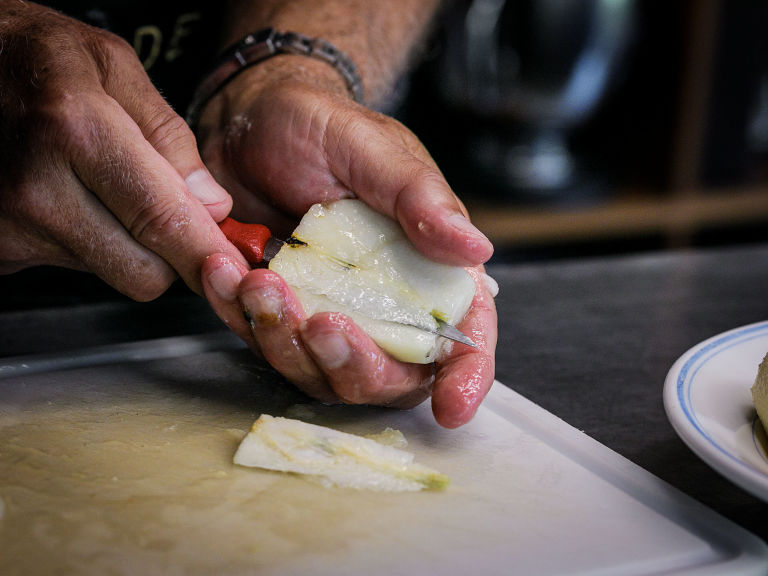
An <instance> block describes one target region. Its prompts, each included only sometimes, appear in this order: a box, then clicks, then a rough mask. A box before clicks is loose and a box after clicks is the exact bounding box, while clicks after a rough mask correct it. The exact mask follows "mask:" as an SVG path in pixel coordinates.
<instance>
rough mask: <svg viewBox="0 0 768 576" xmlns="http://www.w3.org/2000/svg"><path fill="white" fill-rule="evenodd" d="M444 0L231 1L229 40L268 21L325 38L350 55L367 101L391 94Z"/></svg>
mask: <svg viewBox="0 0 768 576" xmlns="http://www.w3.org/2000/svg"><path fill="white" fill-rule="evenodd" d="M440 4H441V2H440V0H387V1H381V0H327V1H323V2H319V1H318V0H255V1H254V0H229V1H228V6H227V8H228V10H227V18H226V21H225V30H224V37H223V43H224V44H225V45H226V44H230V43H232V42H235V41H237V40H239V39H240V38H242V37H243V36H245V35H246V34H248V33H250V32H253V31H255V30H257V29H259V28H263V27H265V26H272V27H274V28H276V29H278V30H282V31H292V32H298V33H301V34H305V35H307V36H312V37H321V38H323V39H325V40H327V41H329V42H331V43H333V44H334V45H335V46H337V47H338V48H339V49H340V50H342V51H344V52H345V53H346V54H347V55H349V56H350V57H351V58H352V60H353V61H354V62H355V64H356V66H357V68H358V71H359V72H360V75H361V77H362V79H363V86H364V90H365V98H366V101H367V102H368V103H369V104H371V105H374V106H376V105H377V104H379V103H381V101H382V100H383V99H385V98H386V96H387V94H388V93H389V91H390V90H391V88H392V86H393V85H394V83H395V81H396V80H397V78H398V77H399V76H400V75H401V74H402V73H403V72H404V70H406V69H407V67H408V64H409V62H410V59H411V58H412V56H413V54H414V52H415V51H417V50H418V48H419V46H420V45H421V43H422V41H423V40H424V37H425V35H426V32H427V30H428V28H429V25H430V22H431V21H432V19H433V18H434V15H435V13H436V12H437V9H438V7H439V6H440Z"/></svg>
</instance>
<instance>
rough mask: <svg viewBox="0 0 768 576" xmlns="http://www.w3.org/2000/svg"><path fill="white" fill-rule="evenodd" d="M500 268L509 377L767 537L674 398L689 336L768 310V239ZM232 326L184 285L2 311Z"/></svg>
mask: <svg viewBox="0 0 768 576" xmlns="http://www.w3.org/2000/svg"><path fill="white" fill-rule="evenodd" d="M489 272H490V274H491V275H492V276H494V277H495V278H496V280H497V281H498V282H499V286H500V293H499V296H498V298H497V305H498V309H499V318H500V340H499V346H498V352H497V379H498V380H499V381H500V382H502V383H503V384H505V385H507V386H510V387H511V388H513V389H515V390H516V391H518V392H519V393H521V394H523V395H524V396H526V397H527V398H529V399H530V400H532V401H534V402H535V403H537V404H539V405H540V406H542V407H543V408H545V409H546V410H548V411H550V412H552V413H553V414H556V415H557V416H559V417H560V418H562V419H563V420H565V421H566V422H568V423H569V424H571V425H572V426H574V427H576V428H578V429H580V430H583V431H584V432H586V433H587V434H588V435H590V436H592V437H593V438H595V439H596V440H598V441H600V442H601V443H603V444H605V445H607V446H608V447H610V448H612V449H613V450H615V451H616V452H618V453H620V454H622V455H623V456H625V457H627V458H629V459H630V460H632V461H633V462H635V463H636V464H639V465H640V466H642V467H643V468H645V469H647V470H649V471H650V472H652V473H653V474H655V475H657V476H658V477H660V478H662V479H663V480H666V481H667V482H669V483H670V484H672V485H673V486H675V487H677V488H679V489H681V490H682V491H683V492H685V493H687V494H689V495H690V496H692V497H694V498H695V499H697V500H699V501H701V502H703V503H704V504H706V505H707V506H709V507H711V508H713V509H714V510H716V511H718V512H719V513H721V514H722V515H724V516H726V517H727V518H729V519H731V520H733V521H735V522H736V523H738V524H740V525H742V526H744V527H745V528H747V529H748V530H750V531H751V532H753V533H755V534H757V535H758V536H760V537H762V538H763V539H764V540H767V541H768V522H766V521H765V520H764V519H765V518H766V517H768V504H765V503H763V502H762V501H761V500H759V499H758V498H755V497H753V496H751V495H750V494H748V493H746V492H745V491H743V490H741V489H740V488H738V487H736V486H735V485H734V484H732V483H731V482H730V481H728V480H726V479H724V478H723V477H721V476H720V475H719V474H718V473H717V472H715V471H714V470H713V469H711V468H710V467H709V466H708V465H707V464H705V463H704V462H703V461H701V460H700V459H699V458H698V457H697V456H695V455H694V454H693V453H692V452H691V451H690V450H689V449H688V448H687V447H686V446H685V445H684V444H683V442H682V441H681V440H680V439H679V438H678V436H677V435H676V434H675V432H674V430H673V429H672V427H671V425H670V424H669V422H668V420H667V417H666V415H665V412H664V408H663V404H662V389H663V385H664V379H665V376H666V374H667V371H668V370H669V368H670V367H671V365H672V364H673V363H674V361H675V360H676V359H677V358H678V357H679V356H680V355H681V354H683V353H684V352H685V351H686V350H687V349H688V348H690V347H691V346H694V345H695V344H697V343H699V342H701V341H702V340H704V339H706V338H709V337H710V336H713V335H715V334H718V333H720V332H723V331H725V330H729V329H731V328H735V327H738V326H741V325H744V324H749V323H752V322H757V321H761V320H766V319H768V298H767V297H766V294H768V290H767V289H766V288H767V287H768V246H757V247H742V248H729V249H712V250H698V251H687V252H670V253H661V254H648V255H632V256H624V257H610V258H599V259H589V260H576V261H561V262H546V263H536V264H517V265H502V264H491V265H490V266H489ZM4 286H6V287H7V286H8V284H5V285H4V284H3V283H2V282H0V289H1V290H7V288H6V287H4ZM51 286H54V287H55V283H54V284H52V285H51ZM6 294H7V292H6ZM221 329H222V327H221V325H220V324H219V322H218V320H217V319H216V318H215V317H214V316H213V314H212V313H211V312H210V310H209V309H208V307H207V305H206V303H205V302H204V301H202V300H201V299H200V298H198V297H196V296H194V295H190V294H187V293H186V292H185V291H184V290H175V291H173V293H172V294H168V295H166V296H164V297H162V298H161V299H159V300H158V301H155V302H152V303H148V304H137V303H133V302H129V301H126V300H124V299H107V300H105V301H101V302H99V303H95V304H85V303H79V302H76V303H69V304H67V305H61V302H58V305H56V306H53V307H45V308H24V307H21V308H20V309H16V310H6V311H0V355H2V356H12V355H13V356H15V355H20V354H29V353H40V352H51V351H61V350H65V349H77V348H80V347H86V346H95V345H101V344H108V343H114V342H128V341H132V340H139V339H146V338H156V337H161V336H175V335H182V334H195V333H205V332H211V331H218V330H221Z"/></svg>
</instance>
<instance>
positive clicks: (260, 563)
mask: <svg viewBox="0 0 768 576" xmlns="http://www.w3.org/2000/svg"><path fill="white" fill-rule="evenodd" d="M218 338H219V337H214V338H213V339H206V338H180V339H168V340H163V341H156V342H145V343H136V344H132V345H128V346H117V347H108V348H103V349H99V350H90V351H83V353H82V354H79V355H74V356H60V357H49V358H42V357H39V358H31V359H25V360H23V361H22V360H19V359H12V360H11V361H9V362H7V363H6V366H0V378H1V379H0V390H2V396H0V574H3V575H15V574H19V575H21V574H25V575H26V574H78V575H81V574H83V575H87V574H98V575H107V574H142V575H152V574H162V575H172V574H179V575H181V574H184V575H195V574H200V575H210V574H217V575H230V574H231V575H239V574H296V575H306V574H333V575H335V576H340V575H347V574H349V575H353V574H354V575H358V574H367V575H378V574H387V575H393V574H440V575H441V576H449V575H454V574H456V575H459V574H462V575H463V574H478V575H479V574H489V575H490V574H521V575H536V574H605V575H611V576H622V575H630V574H670V573H671V574H688V573H690V574H718V575H719V574H765V573H767V572H768V549H767V548H766V545H765V544H764V543H763V542H762V541H761V540H759V539H757V538H756V537H754V536H752V535H751V534H749V533H747V532H745V531H744V530H742V529H740V528H739V527H737V526H736V525H734V524H732V523H730V522H728V521H726V520H725V519H723V518H722V517H720V516H718V515H716V514H715V513H713V512H711V511H710V510H708V509H706V508H704V507H703V506H701V505H699V504H697V503H696V502H694V501H693V500H692V499H690V498H688V497H686V496H684V495H682V494H681V493H679V492H677V491H676V490H674V489H673V488H671V487H670V486H669V485H667V484H665V483H663V482H662V481H660V480H659V479H657V478H655V477H653V476H652V475H650V474H648V473H647V472H645V471H644V470H642V469H640V468H639V467H637V466H635V465H633V464H632V463H630V462H629V461H627V460H626V459H624V458H622V457H621V456H619V455H617V454H616V453H614V452H612V451H610V450H609V449H608V448H606V447H605V446H603V445H601V444H599V443H597V442H595V441H594V440H592V439H590V438H589V437H587V436H586V435H584V434H582V433H580V432H579V431H577V430H575V429H574V428H572V427H570V426H569V425H567V424H566V423H564V422H563V421H561V420H559V419H558V418H556V417H555V416H553V415H552V414H550V413H548V412H546V411H544V410H543V409H541V408H539V407H538V406H536V405H534V404H532V403H531V402H529V401H527V400H526V399H524V398H523V397H521V396H519V395H518V394H516V393H515V392H513V391H511V390H510V389H508V388H506V387H505V386H503V385H501V384H499V383H496V384H495V385H494V388H493V389H492V391H491V393H490V395H489V397H488V398H487V400H486V402H485V403H484V404H483V406H482V408H481V409H480V411H479V412H478V414H477V416H476V418H475V419H474V420H473V421H472V422H471V423H470V424H468V425H466V426H464V427H462V428H460V429H458V430H445V429H442V428H440V427H439V426H437V425H436V424H435V423H434V422H433V419H432V416H431V413H430V409H429V405H428V404H425V405H422V406H420V407H419V408H417V409H415V410H412V411H409V412H398V411H392V410H384V409H373V408H363V407H349V406H344V407H341V406H339V407H323V406H318V405H315V404H304V403H305V402H306V400H305V399H303V398H302V397H301V396H299V395H297V394H295V393H294V392H291V391H290V390H289V389H287V388H286V387H285V385H283V384H280V383H279V382H278V379H277V378H276V377H275V375H274V374H273V373H272V372H271V371H270V370H268V369H265V368H263V367H260V365H259V364H258V363H257V362H256V361H255V360H253V359H251V357H250V355H249V354H248V353H247V352H246V351H242V350H231V349H230V350H227V348H232V347H233V346H234V347H237V345H233V343H232V341H230V340H229V339H227V338H225V339H224V340H220V339H218ZM222 348H223V349H222ZM206 350H212V351H206ZM0 364H1V363H0ZM297 403H298V404H297ZM262 412H266V413H270V414H273V415H283V414H286V413H287V414H288V415H290V416H294V417H296V416H298V417H301V418H303V419H308V420H309V421H312V422H315V423H318V424H324V425H331V426H333V427H335V428H338V429H341V430H345V431H349V432H354V433H362V434H368V433H376V432H380V431H381V430H383V429H384V428H386V427H388V426H389V427H393V428H396V429H399V430H401V431H402V432H403V434H404V435H405V436H406V438H407V439H408V440H409V447H408V449H409V450H410V451H412V452H413V453H415V455H416V460H417V461H418V462H422V463H424V464H426V465H428V466H430V467H434V468H436V469H438V470H440V471H441V472H443V473H445V474H447V475H448V476H449V477H450V479H451V485H450V487H449V488H448V489H447V490H446V491H444V492H437V493H408V494H382V493H371V492H355V491H349V490H342V489H327V488H323V487H321V486H319V485H316V484H314V483H311V482H308V481H306V480H304V479H302V478H298V477H293V476H288V475H283V474H279V473H272V472H264V471H259V470H252V469H244V468H238V467H235V466H233V465H232V464H231V458H232V455H233V453H234V450H235V448H236V447H237V444H238V442H239V440H240V439H241V438H242V436H243V435H244V434H245V432H246V431H247V430H248V428H249V427H250V424H251V423H252V421H253V420H254V419H255V418H256V417H257V416H258V415H259V414H260V413H262Z"/></svg>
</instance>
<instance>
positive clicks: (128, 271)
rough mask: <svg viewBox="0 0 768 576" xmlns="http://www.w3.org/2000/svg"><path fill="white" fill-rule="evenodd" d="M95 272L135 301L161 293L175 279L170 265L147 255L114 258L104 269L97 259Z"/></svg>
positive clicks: (144, 299)
mask: <svg viewBox="0 0 768 576" xmlns="http://www.w3.org/2000/svg"><path fill="white" fill-rule="evenodd" d="M94 264H95V266H96V267H97V270H94V272H97V273H98V274H99V275H100V276H102V277H103V278H104V280H106V281H107V282H108V283H109V284H111V285H113V286H114V287H115V288H116V289H117V290H118V291H120V292H121V293H123V294H125V295H126V296H128V297H129V298H131V299H133V300H136V301H137V302H149V301H151V300H155V299H156V298H158V297H159V296H160V295H162V294H163V293H164V292H165V291H166V290H168V288H169V287H170V286H171V284H172V283H173V282H174V280H175V279H176V275H175V274H174V272H173V270H172V269H171V268H170V266H168V265H166V264H165V263H164V262H162V261H158V260H157V259H153V258H149V257H134V258H130V259H126V258H115V259H114V260H112V261H111V262H110V263H109V264H108V265H107V266H106V267H105V268H104V269H102V270H98V268H101V263H100V262H98V260H97V261H96V262H95V263H94Z"/></svg>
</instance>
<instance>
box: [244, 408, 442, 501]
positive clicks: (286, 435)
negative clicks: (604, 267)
mask: <svg viewBox="0 0 768 576" xmlns="http://www.w3.org/2000/svg"><path fill="white" fill-rule="evenodd" d="M385 436H386V435H385ZM413 460H414V456H413V454H412V453H410V452H406V451H405V450H401V449H399V448H396V447H394V446H390V445H387V444H382V443H380V442H377V441H376V440H374V439H371V438H365V437H362V436H356V435H354V434H348V433H346V432H340V431H338V430H334V429H332V428H327V427H325V426H318V425H316V424H309V423H307V422H302V421H301V420H294V419H291V418H282V417H274V416H270V415H268V414H262V415H261V416H260V417H259V418H258V420H256V421H255V422H254V423H253V426H252V427H251V430H250V432H249V433H248V434H247V435H246V436H245V438H243V440H242V442H241V443H240V446H239V447H238V449H237V452H235V456H234V463H235V464H238V465H240V466H247V467H255V468H263V469H266V470H274V471H278V472H290V473H294V474H301V475H304V476H308V477H310V478H312V479H314V480H317V481H319V482H320V483H321V484H323V485H325V486H337V487H341V488H351V489H355V490H373V491H377V492H415V491H419V490H442V489H444V488H445V487H446V486H447V485H448V478H447V477H446V476H445V475H443V474H440V473H439V472H437V471H435V470H433V469H431V468H428V467H427V466H424V465H421V464H417V463H415V462H414V461H413Z"/></svg>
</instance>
